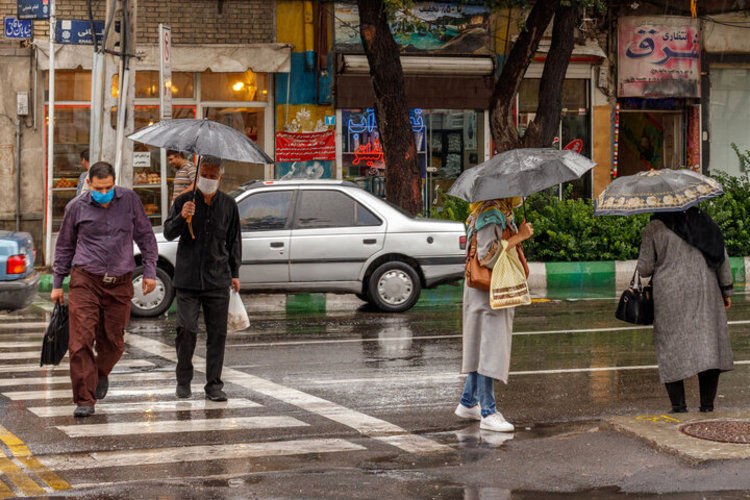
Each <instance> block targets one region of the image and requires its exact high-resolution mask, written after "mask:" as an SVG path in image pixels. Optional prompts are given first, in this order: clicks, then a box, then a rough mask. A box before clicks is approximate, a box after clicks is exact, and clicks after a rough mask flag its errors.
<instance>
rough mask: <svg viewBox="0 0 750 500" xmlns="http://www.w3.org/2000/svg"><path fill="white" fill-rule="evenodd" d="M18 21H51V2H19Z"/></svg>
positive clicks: (37, 0) (19, 0)
mask: <svg viewBox="0 0 750 500" xmlns="http://www.w3.org/2000/svg"><path fill="white" fill-rule="evenodd" d="M17 14H18V19H49V0H18V13H17Z"/></svg>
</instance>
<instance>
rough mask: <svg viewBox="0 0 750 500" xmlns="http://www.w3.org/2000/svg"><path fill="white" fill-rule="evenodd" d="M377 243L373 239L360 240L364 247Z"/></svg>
mask: <svg viewBox="0 0 750 500" xmlns="http://www.w3.org/2000/svg"><path fill="white" fill-rule="evenodd" d="M377 242H378V240H376V239H375V238H372V239H367V240H362V243H364V244H365V245H374V244H375V243H377Z"/></svg>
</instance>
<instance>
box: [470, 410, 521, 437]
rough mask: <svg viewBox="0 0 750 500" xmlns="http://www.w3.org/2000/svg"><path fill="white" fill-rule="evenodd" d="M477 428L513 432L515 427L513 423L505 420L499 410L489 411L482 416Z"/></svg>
mask: <svg viewBox="0 0 750 500" xmlns="http://www.w3.org/2000/svg"><path fill="white" fill-rule="evenodd" d="M479 428H480V429H484V430H486V431H495V432H513V430H514V429H515V427H513V424H511V423H510V422H508V421H507V420H505V417H503V414H502V413H500V412H496V413H491V414H489V415H487V416H486V417H484V418H483V419H482V421H481V422H480V423H479Z"/></svg>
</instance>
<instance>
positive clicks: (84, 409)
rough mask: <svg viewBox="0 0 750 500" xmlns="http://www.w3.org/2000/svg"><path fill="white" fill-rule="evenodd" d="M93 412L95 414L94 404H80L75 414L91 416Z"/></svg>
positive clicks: (77, 415) (83, 416)
mask: <svg viewBox="0 0 750 500" xmlns="http://www.w3.org/2000/svg"><path fill="white" fill-rule="evenodd" d="M93 414H94V407H93V406H78V407H76V409H75V411H74V412H73V416H74V417H76V418H85V417H90V416H91V415H93Z"/></svg>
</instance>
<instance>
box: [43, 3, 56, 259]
mask: <svg viewBox="0 0 750 500" xmlns="http://www.w3.org/2000/svg"><path fill="white" fill-rule="evenodd" d="M48 75H49V105H48V108H47V197H46V200H47V201H46V213H45V214H44V216H45V223H46V224H45V225H46V227H45V233H44V260H45V263H46V265H47V266H51V265H52V262H53V255H52V185H53V184H52V181H53V176H54V173H55V171H54V162H53V154H54V144H55V140H54V133H55V0H49V71H48Z"/></svg>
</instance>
